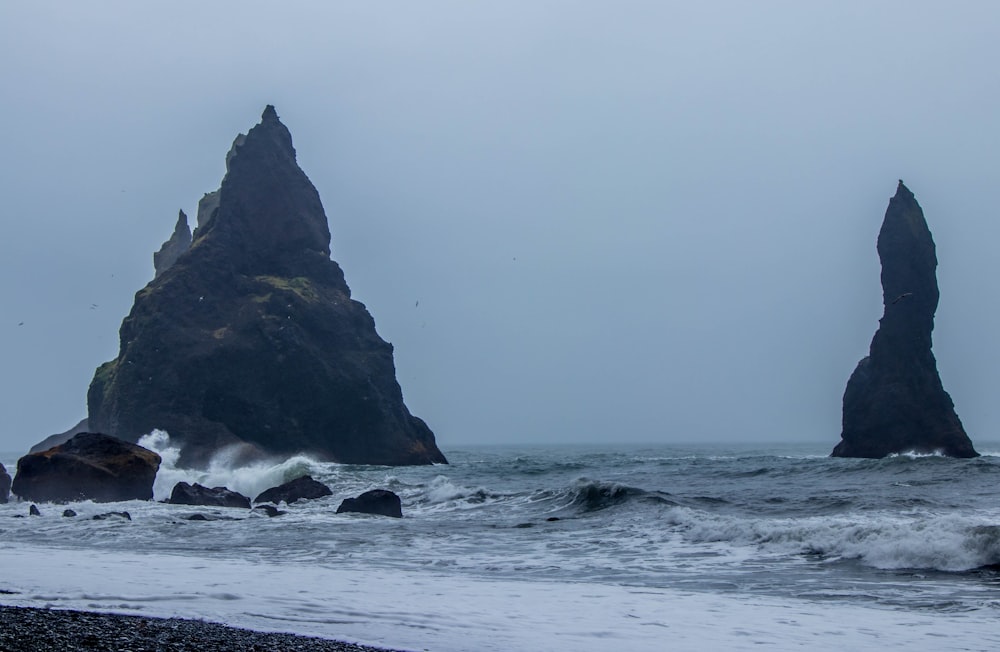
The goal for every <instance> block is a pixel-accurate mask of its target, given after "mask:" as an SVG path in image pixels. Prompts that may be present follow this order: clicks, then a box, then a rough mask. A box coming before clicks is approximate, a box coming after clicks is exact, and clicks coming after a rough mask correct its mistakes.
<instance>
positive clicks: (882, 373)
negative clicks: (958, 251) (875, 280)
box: [833, 181, 978, 458]
mask: <svg viewBox="0 0 1000 652" xmlns="http://www.w3.org/2000/svg"><path fill="white" fill-rule="evenodd" d="M877 248H878V255H879V259H880V260H881V261H882V303H883V304H884V306H885V307H884V313H883V315H882V319H881V320H880V322H879V328H878V331H877V332H876V333H875V337H874V338H873V339H872V343H871V350H870V352H869V355H868V357H866V358H864V359H862V360H861V362H859V363H858V366H857V368H856V369H855V370H854V373H853V374H851V378H850V380H848V382H847V389H846V390H845V391H844V418H843V431H842V433H841V441H840V443H839V444H837V446H836V448H834V450H833V456H834V457H870V458H878V457H885V456H886V455H890V454H893V453H906V452H916V453H936V454H942V455H948V456H951V457H976V456H977V455H978V453H977V452H976V450H975V449H974V448H973V446H972V442H971V441H970V440H969V437H968V435H967V434H966V433H965V429H964V428H963V427H962V422H961V421H960V420H959V418H958V415H957V414H956V413H955V406H954V404H953V403H952V401H951V397H950V396H949V395H948V393H947V392H946V391H945V390H944V387H943V386H942V384H941V377H940V376H939V375H938V370H937V361H936V360H935V358H934V354H933V353H932V352H931V332H932V331H933V330H934V313H935V312H936V310H937V305H938V297H939V293H938V284H937V273H936V270H937V254H936V251H935V247H934V239H933V238H932V237H931V232H930V229H928V228H927V222H926V220H925V219H924V213H923V210H921V208H920V205H919V204H918V203H917V200H916V198H915V197H914V196H913V193H912V192H910V190H909V189H908V188H907V187H906V186H905V185H903V182H902V181H900V182H899V186H898V188H897V189H896V194H895V196H894V197H893V198H892V199H891V200H890V201H889V207H888V209H887V210H886V212H885V219H884V221H883V222H882V229H881V230H880V231H879V235H878V247H877Z"/></svg>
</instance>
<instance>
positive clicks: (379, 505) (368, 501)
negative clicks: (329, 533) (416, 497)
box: [337, 489, 403, 518]
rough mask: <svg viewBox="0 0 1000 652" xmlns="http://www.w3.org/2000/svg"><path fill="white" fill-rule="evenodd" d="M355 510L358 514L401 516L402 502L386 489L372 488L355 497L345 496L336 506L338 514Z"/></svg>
mask: <svg viewBox="0 0 1000 652" xmlns="http://www.w3.org/2000/svg"><path fill="white" fill-rule="evenodd" d="M345 512H356V513H359V514H376V515H378V516H391V517H393V518H402V517H403V508H402V504H401V503H400V501H399V496H397V495H396V494H394V493H393V492H391V491H388V490H386V489H372V490H371V491H366V492H364V493H363V494H361V495H360V496H358V497H357V498H347V499H345V500H344V502H342V503H340V507H338V508H337V513H338V514H343V513H345Z"/></svg>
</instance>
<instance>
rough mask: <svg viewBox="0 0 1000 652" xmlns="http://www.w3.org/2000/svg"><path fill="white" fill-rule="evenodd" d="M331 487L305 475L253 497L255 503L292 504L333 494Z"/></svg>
mask: <svg viewBox="0 0 1000 652" xmlns="http://www.w3.org/2000/svg"><path fill="white" fill-rule="evenodd" d="M332 495H333V492H332V491H330V487H328V486H326V485H325V484H323V483H322V482H319V481H318V480H313V479H312V476H308V475H304V476H301V477H299V478H295V479H294V480H292V481H291V482H286V483H285V484H283V485H279V486H277V487H271V488H270V489H268V490H266V491H264V492H263V493H261V494H260V495H259V496H257V497H256V498H254V499H253V502H254V503H274V504H275V505H277V504H278V503H280V502H285V503H286V504H288V505H291V504H292V503H294V502H295V501H296V500H314V499H316V498H322V497H323V496H332Z"/></svg>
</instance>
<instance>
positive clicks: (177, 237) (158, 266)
mask: <svg viewBox="0 0 1000 652" xmlns="http://www.w3.org/2000/svg"><path fill="white" fill-rule="evenodd" d="M190 248H191V228H190V227H188V222H187V215H185V214H184V211H180V212H179V213H178V214H177V224H176V225H175V226H174V232H173V234H172V235H171V236H170V238H169V239H168V240H167V241H166V242H164V243H163V246H161V247H160V250H159V251H157V252H156V253H154V254H153V269H154V270H155V275H156V276H159V275H160V274H162V273H163V272H165V271H167V270H168V269H170V267H172V266H173V264H174V263H176V262H177V259H178V258H180V257H181V254H183V253H185V252H186V251H187V250H188V249H190Z"/></svg>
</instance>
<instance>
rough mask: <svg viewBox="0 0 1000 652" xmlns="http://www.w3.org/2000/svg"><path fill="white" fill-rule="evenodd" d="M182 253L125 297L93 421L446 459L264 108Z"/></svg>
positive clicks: (203, 441) (190, 449)
mask: <svg viewBox="0 0 1000 652" xmlns="http://www.w3.org/2000/svg"><path fill="white" fill-rule="evenodd" d="M198 222H199V224H198V228H197V229H196V230H195V233H194V239H193V241H192V243H191V246H190V248H189V249H188V251H187V252H186V253H185V254H184V255H183V256H181V257H180V258H179V259H178V260H177V261H176V262H175V263H174V264H173V265H172V266H171V267H169V268H168V269H166V270H165V271H164V272H163V273H162V274H160V275H159V276H157V277H156V278H155V279H154V280H153V281H152V282H150V283H149V285H147V286H146V287H145V288H143V289H142V290H140V291H139V292H138V293H137V294H136V297H135V303H134V305H133V307H132V311H131V312H130V313H129V315H128V317H126V318H125V320H124V322H123V323H122V327H121V330H120V351H119V354H118V357H117V358H116V359H115V360H112V361H110V362H108V363H106V364H104V365H102V366H101V367H100V368H99V369H98V370H97V372H96V373H95V375H94V379H93V381H92V383H91V385H90V390H89V392H88V396H87V403H88V411H89V415H88V416H89V425H90V427H91V428H92V429H97V430H102V431H104V432H108V433H109V434H113V435H115V436H118V437H121V438H123V439H127V440H130V441H136V440H137V439H138V438H139V437H141V436H142V435H144V434H146V433H149V432H150V431H152V430H153V429H160V430H165V431H167V432H169V433H170V436H171V440H172V441H173V442H176V443H179V444H180V445H181V459H180V463H181V464H182V465H189V466H198V465H203V464H205V463H207V462H208V460H210V459H211V457H212V456H213V454H215V453H216V452H217V451H219V450H221V449H223V448H228V447H232V446H234V445H238V446H239V450H240V451H241V452H242V453H243V454H247V455H255V454H256V455H275V454H276V455H290V454H293V453H299V452H306V453H311V454H313V455H316V456H318V457H321V458H323V459H327V460H331V461H336V462H343V463H359V464H388V465H399V464H429V463H443V462H445V461H446V460H445V458H444V456H443V455H442V453H441V451H440V450H439V449H438V448H437V445H436V444H435V441H434V435H433V433H432V432H431V430H430V429H429V428H428V427H427V425H426V424H425V423H424V422H423V421H422V420H420V419H419V418H417V417H415V416H413V415H411V414H410V412H409V410H408V409H407V407H406V406H405V404H404V403H403V397H402V391H401V389H400V386H399V384H398V383H397V382H396V377H395V367H394V363H393V349H392V345H390V344H388V343H387V342H385V341H384V340H382V338H381V337H379V335H378V334H377V333H376V331H375V323H374V321H373V320H372V317H371V315H370V314H369V313H368V310H367V309H366V308H365V306H364V305H363V304H361V303H359V302H358V301H355V300H354V299H352V298H351V292H350V289H349V288H348V286H347V283H346V282H345V280H344V274H343V272H342V271H341V268H340V267H339V265H337V263H336V262H334V261H333V260H331V259H330V231H329V227H328V225H327V219H326V215H325V213H324V211H323V206H322V203H321V202H320V198H319V194H318V193H317V192H316V189H315V188H314V187H313V185H312V183H311V182H310V181H309V178H308V177H307V176H306V175H305V173H304V172H303V171H302V170H301V169H300V168H299V166H298V164H297V163H296V160H295V149H294V148H293V147H292V139H291V135H290V134H289V132H288V129H286V128H285V126H284V125H283V124H282V123H281V121H280V120H279V119H278V116H277V113H276V112H275V111H274V108H273V107H271V106H268V107H267V108H266V109H265V111H264V114H263V116H262V118H261V122H260V124H258V125H256V126H255V127H254V128H253V129H251V130H250V131H249V133H247V134H246V135H245V136H244V135H240V136H239V137H237V139H236V141H235V142H234V143H233V147H232V149H231V150H230V152H229V155H228V156H227V172H226V175H225V177H224V178H223V180H222V185H221V187H220V188H219V190H218V191H216V192H215V193H210V194H209V195H208V196H206V197H205V198H203V200H202V206H200V207H199V216H198Z"/></svg>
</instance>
